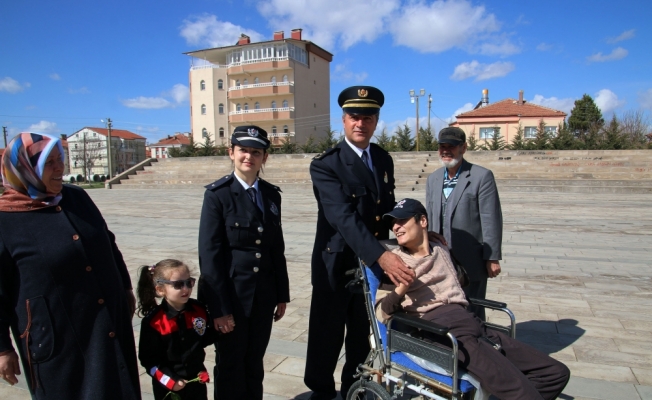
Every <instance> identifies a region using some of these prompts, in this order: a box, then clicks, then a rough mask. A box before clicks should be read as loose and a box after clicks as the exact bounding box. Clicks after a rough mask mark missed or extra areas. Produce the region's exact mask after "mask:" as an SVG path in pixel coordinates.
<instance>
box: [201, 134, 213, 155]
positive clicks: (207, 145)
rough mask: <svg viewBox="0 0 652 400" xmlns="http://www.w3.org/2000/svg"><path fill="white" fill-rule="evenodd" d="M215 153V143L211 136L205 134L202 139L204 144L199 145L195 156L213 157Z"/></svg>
mask: <svg viewBox="0 0 652 400" xmlns="http://www.w3.org/2000/svg"><path fill="white" fill-rule="evenodd" d="M216 153H217V147H215V142H214V141H213V139H211V134H210V133H207V134H206V137H205V138H204V143H202V144H200V145H199V149H198V150H197V152H196V154H197V156H199V157H205V156H214V155H215V154H216Z"/></svg>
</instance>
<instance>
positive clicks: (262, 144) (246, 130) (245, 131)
mask: <svg viewBox="0 0 652 400" xmlns="http://www.w3.org/2000/svg"><path fill="white" fill-rule="evenodd" d="M231 144H237V145H238V146H242V147H255V148H257V149H268V148H269V145H270V142H269V139H267V131H265V130H264V129H262V128H259V127H257V126H256V125H243V126H236V127H235V129H234V130H233V135H231Z"/></svg>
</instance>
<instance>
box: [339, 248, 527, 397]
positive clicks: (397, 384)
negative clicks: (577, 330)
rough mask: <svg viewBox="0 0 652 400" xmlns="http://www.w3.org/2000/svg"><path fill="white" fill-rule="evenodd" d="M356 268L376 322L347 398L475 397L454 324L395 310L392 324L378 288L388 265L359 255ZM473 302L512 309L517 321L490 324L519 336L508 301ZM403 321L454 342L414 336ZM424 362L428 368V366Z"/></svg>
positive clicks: (508, 313)
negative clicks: (381, 314) (378, 308)
mask: <svg viewBox="0 0 652 400" xmlns="http://www.w3.org/2000/svg"><path fill="white" fill-rule="evenodd" d="M385 246H386V247H388V244H387V243H385ZM355 273H356V277H355V279H354V280H353V282H355V283H356V284H360V285H362V288H363V291H364V296H365V302H366V308H367V314H368V316H369V321H370V325H371V335H370V337H369V341H370V345H371V351H370V352H369V355H368V356H367V359H366V360H365V362H364V363H363V364H360V365H359V366H358V373H357V374H356V378H359V379H358V380H357V381H356V382H355V383H354V384H353V385H352V386H351V388H350V389H349V391H348V393H347V396H346V399H347V400H358V399H379V400H390V399H397V398H404V397H403V396H404V395H405V396H408V395H409V396H421V398H422V399H438V400H447V399H448V400H450V399H456V400H471V399H473V398H474V397H475V395H476V388H475V386H473V384H472V383H471V381H470V380H467V379H461V378H460V376H461V375H462V373H463V371H460V369H459V368H458V365H457V351H458V348H457V340H456V339H455V336H454V335H453V334H451V333H450V332H449V331H448V328H446V327H444V326H441V325H437V324H435V323H433V322H430V321H427V320H423V319H420V318H418V317H414V316H409V315H405V314H394V315H392V318H391V319H390V320H389V321H388V322H387V325H385V324H383V323H381V322H380V321H378V320H377V319H376V312H375V307H374V306H375V303H376V291H377V290H378V288H379V286H380V284H381V280H382V276H383V271H382V269H381V268H380V266H379V265H378V264H374V265H372V266H371V267H369V266H366V265H364V263H363V262H362V261H361V260H359V269H358V270H356V272H355ZM469 303H471V304H473V305H477V306H482V307H485V308H489V309H493V310H498V311H502V312H504V313H505V314H507V316H508V317H509V320H510V322H511V323H510V325H509V326H502V325H498V324H493V323H489V322H486V323H485V325H486V327H487V328H489V329H495V330H498V331H500V332H502V333H504V334H506V335H508V336H511V337H512V338H515V337H516V336H515V335H516V328H515V324H516V321H515V318H514V314H513V313H512V312H511V311H510V310H509V309H508V308H507V305H506V304H505V303H499V302H495V301H491V300H479V299H469ZM397 323H400V325H403V326H404V327H405V326H407V327H411V328H413V329H419V330H422V331H427V332H430V333H434V334H436V335H439V336H441V337H446V338H448V339H447V340H448V342H450V346H442V345H438V344H436V343H432V342H428V341H425V340H422V339H420V338H418V337H413V336H411V335H409V334H407V333H405V332H404V329H401V330H398V329H396V326H397V325H398V324H397ZM424 361H425V363H424ZM424 364H425V365H426V366H428V369H426V368H424V367H423V366H422V365H424ZM433 364H434V366H435V367H436V368H434V369H433V368H432V367H433ZM435 371H437V372H435ZM480 397H481V396H480Z"/></svg>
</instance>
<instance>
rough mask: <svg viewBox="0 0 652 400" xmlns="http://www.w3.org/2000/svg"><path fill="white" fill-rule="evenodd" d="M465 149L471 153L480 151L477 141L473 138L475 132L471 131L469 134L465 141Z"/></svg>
mask: <svg viewBox="0 0 652 400" xmlns="http://www.w3.org/2000/svg"><path fill="white" fill-rule="evenodd" d="M466 148H467V149H469V150H471V151H475V150H481V149H480V148H479V147H478V141H477V139H476V138H475V131H471V133H470V134H469V137H468V138H467V140H466Z"/></svg>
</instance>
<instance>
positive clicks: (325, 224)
mask: <svg viewBox="0 0 652 400" xmlns="http://www.w3.org/2000/svg"><path fill="white" fill-rule="evenodd" d="M370 152H371V160H372V162H373V165H374V172H373V173H372V172H371V171H370V170H369V168H367V166H365V165H364V163H363V162H362V160H361V159H360V157H359V156H358V155H357V154H356V153H355V152H354V151H353V149H351V147H350V146H349V145H348V144H347V143H346V142H344V141H343V142H340V143H339V144H338V145H337V146H336V147H335V148H333V149H331V150H329V151H327V152H326V153H324V154H321V155H319V156H317V157H315V159H314V160H313V161H312V163H311V164H310V177H311V178H312V184H313V190H314V193H315V198H316V199H317V205H318V207H319V211H318V214H317V234H316V236H315V245H314V248H313V252H312V285H313V287H314V288H315V289H320V290H341V289H342V288H343V287H344V285H345V284H346V283H347V282H348V281H350V280H351V278H352V276H350V275H347V274H345V273H346V271H348V270H350V269H353V268H356V265H357V264H356V256H357V257H360V258H362V260H363V261H364V262H365V263H366V264H367V265H371V264H373V263H374V262H375V261H376V260H377V259H378V258H379V257H380V255H381V254H382V253H383V252H384V251H385V249H384V248H383V246H382V245H381V244H380V243H379V242H378V240H382V239H387V238H388V237H389V227H388V226H387V225H386V224H385V223H383V220H382V216H383V214H385V213H386V212H388V211H390V210H392V208H393V207H394V204H395V203H396V201H395V198H394V162H393V161H392V157H391V156H390V155H389V153H388V152H386V151H385V150H383V149H382V148H381V147H379V146H377V145H376V144H373V143H372V144H371V147H370Z"/></svg>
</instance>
